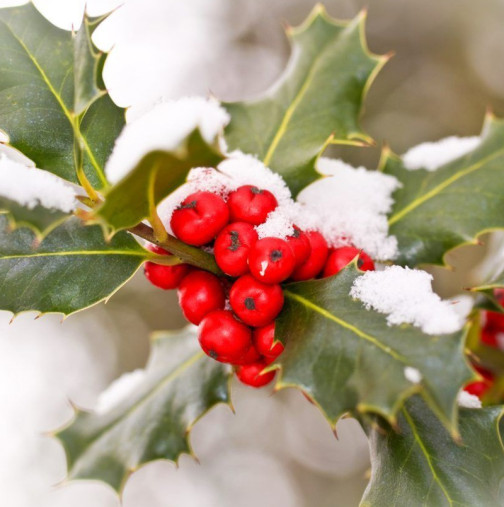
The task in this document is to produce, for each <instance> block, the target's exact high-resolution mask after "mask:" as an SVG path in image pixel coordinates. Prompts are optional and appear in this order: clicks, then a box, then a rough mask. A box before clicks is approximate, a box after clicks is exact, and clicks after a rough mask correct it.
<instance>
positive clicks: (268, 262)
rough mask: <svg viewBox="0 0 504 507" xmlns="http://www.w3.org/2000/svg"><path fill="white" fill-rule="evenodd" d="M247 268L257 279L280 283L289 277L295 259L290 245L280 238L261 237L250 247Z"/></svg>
mask: <svg viewBox="0 0 504 507" xmlns="http://www.w3.org/2000/svg"><path fill="white" fill-rule="evenodd" d="M248 262H249V269H250V272H251V273H252V275H254V277H255V278H256V279H257V280H260V281H261V282H264V283H280V282H283V281H284V280H286V279H287V278H289V276H290V275H291V274H292V272H293V270H294V266H295V264H296V260H295V258H294V253H293V252H292V249H291V247H290V246H289V244H288V243H287V241H284V240H283V239H280V238H263V239H260V240H259V241H257V242H256V243H255V244H254V246H252V248H251V249H250V253H249V258H248Z"/></svg>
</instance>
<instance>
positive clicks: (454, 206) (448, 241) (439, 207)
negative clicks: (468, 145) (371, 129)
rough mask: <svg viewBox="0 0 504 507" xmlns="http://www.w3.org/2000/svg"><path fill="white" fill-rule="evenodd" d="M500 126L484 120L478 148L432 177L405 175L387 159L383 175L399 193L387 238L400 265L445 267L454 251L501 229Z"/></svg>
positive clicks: (503, 161)
mask: <svg viewBox="0 0 504 507" xmlns="http://www.w3.org/2000/svg"><path fill="white" fill-rule="evenodd" d="M503 144H504V121H503V120H497V119H495V118H493V117H491V116H489V117H488V118H487V121H486V123H485V127H484V129H483V133H482V143H481V144H480V146H478V147H477V148H476V149H475V150H474V151H472V152H471V153H469V154H467V155H465V156H463V157H460V158H458V159H457V160H454V161H452V162H450V163H448V164H445V165H444V166H442V167H440V168H439V169H437V170H436V171H434V172H429V171H426V170H424V169H418V170H416V171H408V170H406V169H405V167H404V165H403V162H402V161H401V159H400V158H398V157H397V156H395V155H392V154H390V153H388V154H386V156H385V157H384V162H383V167H382V169H383V171H384V172H386V173H388V174H392V175H393V176H395V177H396V178H397V179H398V180H399V181H400V182H401V183H402V184H403V187H402V188H401V189H399V190H397V191H396V192H395V194H394V196H393V197H394V199H395V204H394V207H393V210H392V213H391V216H390V219H389V225H390V229H389V230H390V234H393V235H395V236H396V237H397V240H398V242H399V257H398V259H396V262H397V263H398V264H402V265H408V266H415V265H417V264H424V263H428V264H440V265H442V264H444V262H445V255H446V253H447V252H448V251H450V250H452V249H453V248H455V247H457V246H460V245H463V244H469V243H473V244H474V243H476V242H477V237H478V236H479V235H480V234H482V233H484V232H486V231H489V230H491V229H497V228H504V149H503Z"/></svg>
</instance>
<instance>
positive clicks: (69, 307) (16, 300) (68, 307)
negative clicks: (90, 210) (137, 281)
mask: <svg viewBox="0 0 504 507" xmlns="http://www.w3.org/2000/svg"><path fill="white" fill-rule="evenodd" d="M150 256H151V254H149V252H147V251H146V250H144V249H143V248H142V247H141V246H140V245H139V244H138V243H137V242H136V241H135V240H134V239H133V238H132V237H131V236H130V235H129V234H127V233H121V234H118V235H116V236H115V237H114V238H113V240H112V241H110V242H108V243H107V242H105V240H104V238H103V233H102V230H101V228H100V227H98V226H91V227H85V226H83V225H82V224H81V222H80V220H78V219H77V218H71V219H69V220H67V221H66V222H64V223H63V224H62V225H60V226H59V227H57V228H56V229H54V230H53V231H52V232H51V233H49V234H48V235H47V236H46V237H45V238H44V239H43V241H42V242H41V243H40V244H38V245H37V241H36V237H35V236H34V234H33V232H32V231H30V230H29V229H26V228H22V229H16V230H14V231H10V230H9V224H8V219H7V217H6V216H5V215H4V214H2V215H0V286H1V287H2V291H1V293H0V309H2V310H8V311H11V312H13V313H14V314H17V313H20V312H24V311H30V310H33V311H38V312H41V313H62V314H64V315H69V314H71V313H74V312H76V311H78V310H82V309H84V308H87V307H89V306H91V305H94V304H96V303H98V302H100V301H103V300H105V299H108V298H109V297H110V296H111V295H112V294H114V293H115V292H116V291H117V290H118V289H119V288H120V287H121V286H122V285H124V284H125V283H126V282H127V281H128V280H129V279H130V278H131V277H132V276H133V275H134V274H135V272H136V270H137V269H138V268H139V266H140V265H141V264H142V262H143V261H144V260H145V259H146V258H150Z"/></svg>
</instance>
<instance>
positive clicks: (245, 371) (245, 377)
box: [236, 361, 275, 387]
mask: <svg viewBox="0 0 504 507" xmlns="http://www.w3.org/2000/svg"><path fill="white" fill-rule="evenodd" d="M264 368H266V363H265V362H263V361H258V362H257V363H252V364H246V365H244V366H239V367H238V368H237V370H236V376H237V377H238V378H239V379H240V380H241V381H242V382H243V383H244V384H246V385H248V386H252V387H262V386H265V385H266V384H269V383H270V382H271V381H272V380H273V378H274V377H275V372H274V371H269V372H267V373H264V374H262V375H261V372H262V371H263V370H264Z"/></svg>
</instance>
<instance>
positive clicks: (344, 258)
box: [323, 246, 374, 278]
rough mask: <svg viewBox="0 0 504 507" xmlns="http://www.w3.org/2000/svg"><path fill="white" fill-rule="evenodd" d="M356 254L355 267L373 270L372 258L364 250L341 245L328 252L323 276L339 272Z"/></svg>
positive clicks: (362, 269)
mask: <svg viewBox="0 0 504 507" xmlns="http://www.w3.org/2000/svg"><path fill="white" fill-rule="evenodd" d="M357 255H358V256H359V258H358V259H357V267H358V268H359V269H360V270H361V271H373V270H374V263H373V260H372V259H371V257H369V255H368V254H367V253H366V252H364V251H363V250H359V249H358V248H355V247H353V246H343V247H341V248H336V249H335V250H333V251H332V252H331V253H330V254H329V258H328V259H327V262H326V265H325V268H324V274H323V277H324V278H325V277H327V276H332V275H335V274H336V273H339V272H340V271H341V270H342V269H343V268H344V267H345V266H348V264H350V262H352V261H353V260H354V259H355V257H357Z"/></svg>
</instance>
